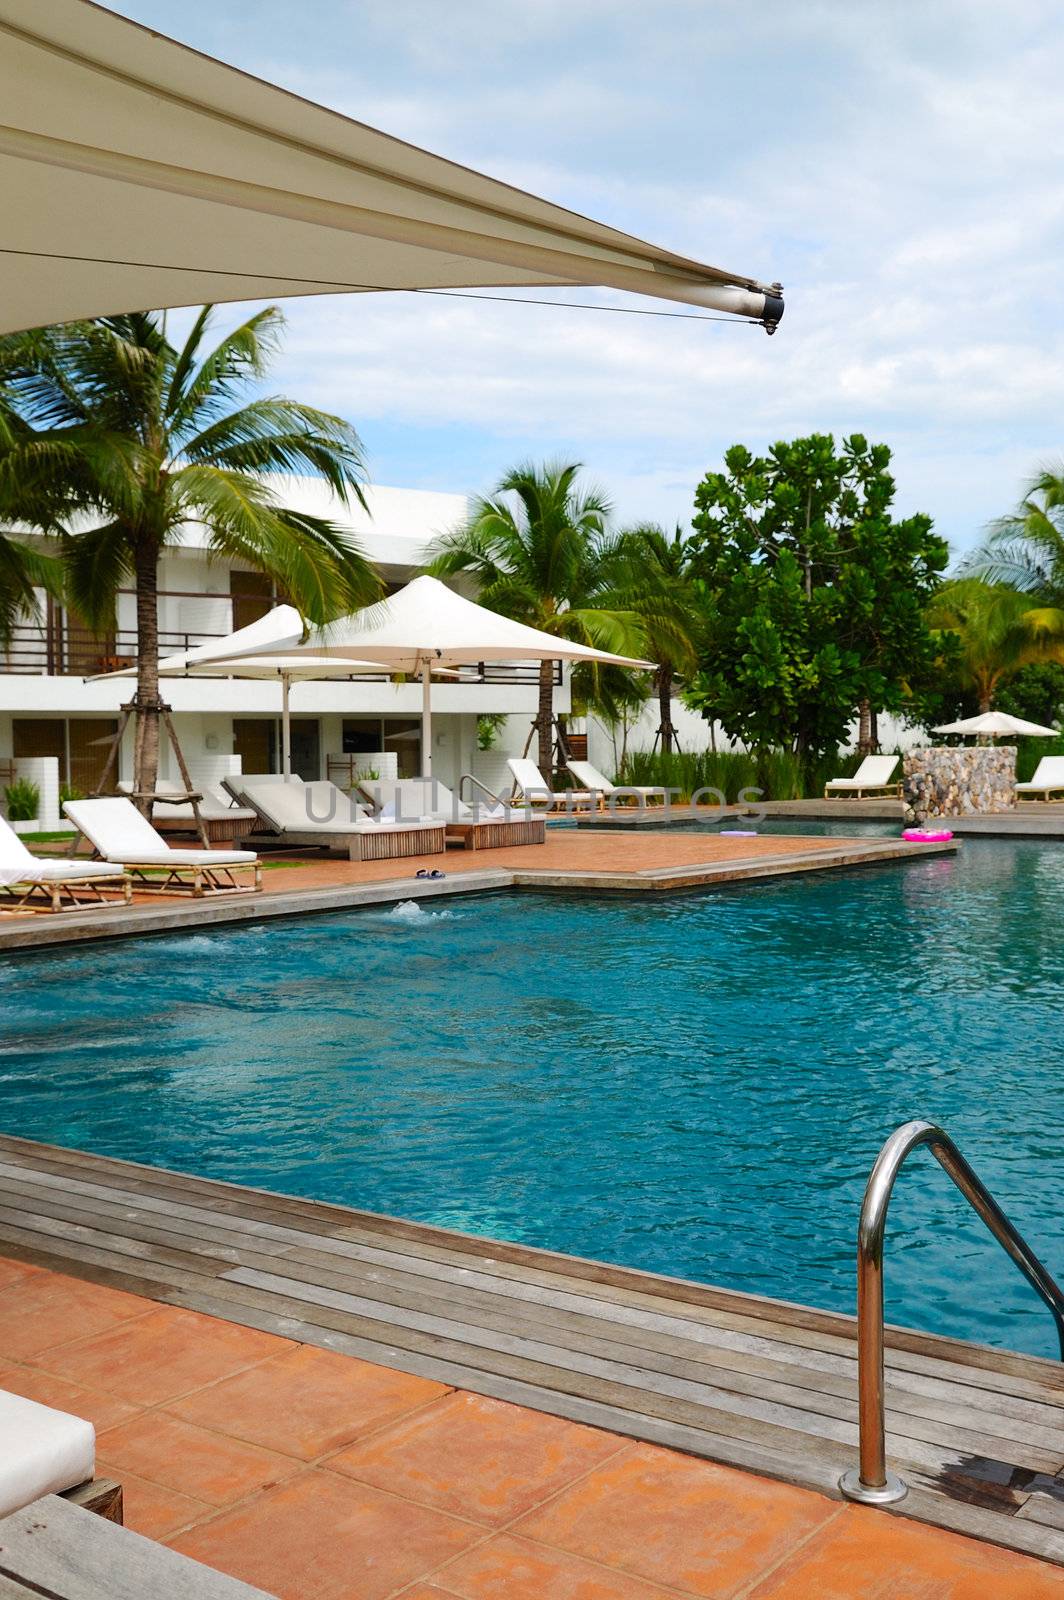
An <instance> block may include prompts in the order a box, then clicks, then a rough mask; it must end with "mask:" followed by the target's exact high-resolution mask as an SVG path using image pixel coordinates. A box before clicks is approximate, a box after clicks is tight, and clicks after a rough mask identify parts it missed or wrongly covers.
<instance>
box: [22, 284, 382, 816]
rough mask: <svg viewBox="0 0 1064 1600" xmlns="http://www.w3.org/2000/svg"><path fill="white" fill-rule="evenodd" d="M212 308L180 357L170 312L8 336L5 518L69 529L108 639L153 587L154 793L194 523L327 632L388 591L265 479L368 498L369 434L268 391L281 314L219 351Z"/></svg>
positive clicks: (89, 613)
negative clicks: (171, 583)
mask: <svg viewBox="0 0 1064 1600" xmlns="http://www.w3.org/2000/svg"><path fill="white" fill-rule="evenodd" d="M211 312H212V307H210V306H204V307H203V308H202V310H201V311H200V312H199V315H198V316H197V317H196V320H195V322H194V324H193V327H192V330H191V332H190V334H189V336H188V338H187V339H186V340H185V342H184V344H183V345H182V346H181V348H180V349H178V348H176V347H175V346H174V345H172V344H171V343H170V341H169V339H168V337H167V333H166V321H165V318H164V317H163V316H161V315H159V314H157V313H134V314H131V315H128V316H118V317H106V318H102V319H100V320H99V321H95V322H80V323H69V324H66V325H64V326H62V327H57V328H44V329H38V330H36V331H35V332H33V333H29V334H14V335H9V336H8V337H7V338H5V339H3V340H0V374H2V380H3V386H4V397H5V409H6V413H7V416H8V418H9V419H14V424H13V426H9V428H8V430H7V433H6V435H5V436H4V437H3V438H0V512H6V513H7V514H8V515H10V516H14V517H16V518H17V519H18V520H19V521H20V522H22V523H24V524H27V525H29V526H31V527H34V528H37V529H39V530H41V531H42V532H45V533H50V534H54V533H56V532H58V533H59V534H60V542H61V558H62V563H63V567H64V571H65V585H66V592H67V596H68V599H69V601H70V603H71V604H73V605H74V606H75V607H76V608H77V610H78V611H79V612H80V614H81V615H82V616H84V617H85V619H86V620H87V621H88V622H89V623H90V624H91V625H92V626H94V627H97V628H99V629H100V630H101V631H103V630H105V629H107V628H110V627H113V625H114V616H115V606H116V600H117V595H118V592H119V590H120V589H121V588H123V587H124V586H126V585H127V584H129V583H130V582H132V584H133V585H134V587H135V590H136V602H137V724H136V743H135V751H136V754H135V762H134V780H135V781H134V788H135V790H136V791H137V792H138V793H140V794H144V795H150V794H151V793H153V792H154V790H155V786H156V780H157V774H158V759H159V715H158V706H159V675H158V658H159V625H158V597H157V589H158V568H159V561H160V559H161V557H162V554H163V552H164V550H165V549H166V548H167V547H168V546H169V545H173V544H177V543H179V542H180V538H181V528H182V524H184V523H187V522H192V521H198V522H201V523H202V524H203V525H204V526H205V528H206V530H207V536H208V549H209V550H210V552H211V553H213V554H215V555H218V556H221V557H224V558H226V559H228V560H235V561H239V562H241V563H245V564H246V565H248V566H250V567H252V568H255V569H256V570H258V571H260V572H263V573H266V574H268V575H269V576H270V577H271V578H273V579H274V581H275V582H276V583H277V585H278V587H279V588H280V589H281V590H282V591H283V593H284V594H285V595H286V596H287V597H288V599H290V600H291V601H292V603H293V604H294V605H296V606H298V607H299V609H300V610H301V611H302V612H303V614H304V615H305V616H306V617H308V618H309V619H310V620H312V621H314V622H325V621H328V620H330V619H331V618H332V617H335V616H337V615H340V614H342V613H344V612H346V611H350V610H354V609H356V608H357V607H359V606H361V605H364V604H367V603H369V602H371V601H373V600H375V599H377V598H378V597H379V595H380V593H381V585H380V580H379V578H378V576H377V573H376V571H375V570H374V568H373V567H372V566H371V565H370V563H369V562H368V561H367V560H366V558H365V557H364V556H363V555H362V553H361V551H360V550H359V548H358V546H357V545H356V544H355V543H354V542H353V541H352V540H351V538H350V537H349V535H348V534H347V533H345V532H344V531H343V530H341V529H340V528H339V527H337V526H336V525H335V524H334V523H332V522H330V521H328V520H326V519H323V518H319V517H313V516H308V515H307V514H305V513H304V512H300V511H294V510H291V509H289V508H287V507H286V506H284V505H283V503H282V502H281V501H280V500H279V498H278V495H277V493H276V490H275V489H274V488H273V487H271V485H270V483H269V482H268V481H267V479H266V478H265V477H264V474H268V473H271V472H282V473H283V472H297V471H303V472H309V473H311V474H315V475H317V476H320V477H322V478H324V479H325V481H326V482H327V483H328V484H329V486H330V488H331V489H332V490H333V492H334V493H335V494H336V495H337V496H338V497H343V496H345V495H346V493H347V492H348V491H350V492H352V493H354V494H355V495H356V496H357V497H358V498H359V499H361V498H362V489H361V485H362V483H363V481H364V477H365V467H364V462H363V456H362V448H361V444H360V442H359V439H358V435H357V434H356V432H355V430H354V429H353V428H352V427H351V425H350V424H349V423H347V422H345V421H343V420H342V419H341V418H339V417H334V416H330V415H328V414H327V413H326V412H322V411H317V410H315V409H314V408H313V407H311V406H306V405H300V404H298V403H297V402H296V401H294V400H288V399H284V398H278V397H262V396H260V395H258V394H256V393H255V390H256V389H257V387H258V386H259V385H260V384H261V383H262V381H263V380H264V378H265V376H266V373H267V370H268V366H269V362H270V359H271V357H272V355H273V354H274V352H275V350H276V348H277V342H278V338H279V335H280V331H281V328H282V327H283V319H282V316H281V313H280V312H279V311H278V310H277V309H276V307H268V308H267V309H265V310H263V311H260V312H258V313H256V315H255V316H253V317H250V318H249V319H248V320H247V321H246V322H243V323H241V325H240V326H239V327H237V328H234V329H233V330H232V331H231V332H230V333H228V334H226V335H225V336H224V337H223V338H222V339H221V340H220V341H219V342H218V343H217V344H215V345H213V346H212V347H205V341H206V337H207V334H208V331H209V327H210V321H211ZM144 805H145V808H146V809H148V808H149V807H150V801H145V802H144Z"/></svg>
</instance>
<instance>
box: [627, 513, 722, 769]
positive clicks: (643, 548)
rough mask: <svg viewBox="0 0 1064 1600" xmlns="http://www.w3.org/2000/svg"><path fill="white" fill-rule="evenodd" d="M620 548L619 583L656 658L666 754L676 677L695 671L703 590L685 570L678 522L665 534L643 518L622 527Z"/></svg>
mask: <svg viewBox="0 0 1064 1600" xmlns="http://www.w3.org/2000/svg"><path fill="white" fill-rule="evenodd" d="M620 550H621V555H622V558H623V562H624V571H623V575H622V578H621V580H620V581H621V586H622V588H623V589H624V590H626V591H627V592H628V594H629V595H630V602H629V603H630V605H631V608H632V610H633V611H635V613H636V614H637V615H638V616H639V617H640V618H641V620H642V623H643V630H644V633H645V636H646V644H645V650H646V653H647V656H648V657H649V658H650V660H652V661H654V662H656V663H657V668H656V671H655V673H654V689H655V692H656V694H657V697H658V726H659V732H660V734H661V748H662V751H663V752H664V753H665V754H666V755H669V754H671V753H672V749H673V746H674V744H675V741H676V729H675V727H674V725H673V720H672V698H673V690H674V687H675V684H676V681H677V679H681V680H685V679H688V678H690V677H692V676H693V675H694V673H695V672H697V670H698V652H699V646H700V644H701V639H702V630H703V612H702V605H701V596H700V593H699V590H698V586H697V585H696V583H695V581H694V579H693V578H692V577H691V574H690V570H689V566H690V548H689V545H688V542H687V540H686V538H685V537H684V533H683V530H682V528H679V527H677V528H676V529H674V531H673V532H672V533H671V534H668V533H666V532H665V530H664V528H661V527H659V526H658V524H657V523H653V522H646V523H639V524H637V525H636V526H635V527H633V528H629V529H627V530H626V532H625V533H624V535H623V536H622V539H621V545H620Z"/></svg>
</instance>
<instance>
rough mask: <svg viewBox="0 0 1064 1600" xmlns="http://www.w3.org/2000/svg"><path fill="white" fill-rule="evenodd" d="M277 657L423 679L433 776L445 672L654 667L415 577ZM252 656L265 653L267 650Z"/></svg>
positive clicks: (426, 751) (284, 645) (426, 759)
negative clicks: (435, 688)
mask: <svg viewBox="0 0 1064 1600" xmlns="http://www.w3.org/2000/svg"><path fill="white" fill-rule="evenodd" d="M276 648H277V649H278V650H282V651H283V652H284V653H285V654H286V655H290V656H292V657H297V656H299V655H303V654H305V655H308V656H316V657H326V658H332V659H334V660H336V661H346V660H349V659H351V658H353V657H357V658H359V659H361V660H365V661H377V662H380V663H384V664H386V665H388V666H390V667H391V668H392V669H393V671H396V672H406V673H409V674H410V675H412V676H413V675H419V676H420V678H421V683H422V696H421V708H422V709H421V728H422V739H421V752H422V755H421V759H422V767H423V775H424V776H425V777H426V778H428V777H431V776H432V693H431V687H430V679H431V675H432V673H433V672H436V671H438V670H439V669H440V668H441V667H462V666H477V665H479V664H480V662H482V661H508V662H510V661H513V662H516V661H597V662H601V663H603V664H604V665H607V666H616V667H630V668H636V669H638V670H641V671H646V672H652V671H653V670H654V663H653V662H652V661H638V660H634V659H632V658H631V657H628V656H615V655H611V654H610V653H609V651H606V650H593V649H592V648H591V647H590V646H589V645H583V644H575V643H573V642H572V641H570V640H568V639H556V638H555V637H554V635H553V634H550V633H541V632H540V630H539V629H538V628H529V627H526V626H525V624H524V623H523V622H512V621H511V620H510V618H509V617H503V616H500V615H499V613H498V612H497V611H489V610H488V609H487V607H486V606H479V605H477V604H476V602H475V601H473V600H467V599H465V597H464V596H463V595H460V594H456V593H455V592H454V590H453V589H449V588H448V587H447V585H446V584H445V583H441V582H440V581H439V579H438V578H430V577H421V578H415V579H414V580H413V582H411V583H408V584H407V585H406V587H405V588H403V589H400V590H399V591H398V593H396V594H393V595H392V596H391V597H390V598H389V599H388V600H385V601H383V602H382V603H381V604H380V605H376V606H367V607H366V608H365V609H364V610H362V611H356V612H355V613H354V614H353V615H352V616H350V617H344V618H342V619H341V620H340V621H339V622H334V623H330V624H329V625H327V626H326V627H324V628H315V629H313V630H312V631H311V633H310V635H309V637H308V638H306V639H304V637H303V633H302V629H300V630H299V631H298V632H294V633H293V634H292V636H291V637H290V638H289V639H285V640H283V641H278V642H277V644H276ZM250 653H251V654H264V653H265V648H264V647H263V648H260V649H258V650H253V651H252V652H250Z"/></svg>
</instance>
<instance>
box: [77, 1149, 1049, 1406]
mask: <svg viewBox="0 0 1064 1600" xmlns="http://www.w3.org/2000/svg"><path fill="white" fill-rule="evenodd" d="M79 1154H80V1153H79ZM87 1161H88V1164H89V1165H90V1166H91V1167H94V1168H99V1167H101V1166H103V1167H105V1168H107V1169H116V1168H117V1169H118V1170H120V1171H122V1172H123V1175H124V1176H125V1175H126V1173H127V1172H128V1170H129V1169H128V1167H127V1165H126V1164H124V1163H116V1162H112V1161H110V1160H109V1159H108V1158H100V1157H91V1158H87ZM63 1170H64V1168H63V1166H62V1165H60V1166H59V1173H60V1174H62V1172H63ZM135 1170H141V1169H135ZM143 1170H148V1171H151V1170H152V1169H143ZM181 1182H182V1187H184V1188H185V1189H186V1190H187V1191H188V1192H190V1193H196V1192H200V1193H202V1191H203V1190H204V1189H206V1190H207V1191H208V1192H210V1191H213V1190H215V1189H217V1188H218V1187H222V1188H223V1189H225V1190H226V1192H227V1193H228V1192H229V1191H228V1186H224V1185H223V1186H219V1185H217V1184H215V1183H214V1181H213V1180H202V1181H201V1180H198V1179H188V1178H184V1177H182V1179H181ZM97 1187H100V1188H101V1189H102V1188H103V1186H102V1185H101V1186H97ZM164 1192H165V1191H164ZM314 1207H315V1208H317V1202H315V1203H314ZM325 1209H326V1210H331V1209H333V1208H325ZM228 1214H229V1213H228V1212H227V1215H228ZM346 1214H347V1215H350V1213H346ZM250 1226H251V1228H252V1229H253V1231H256V1232H257V1231H260V1227H261V1228H263V1229H264V1228H266V1227H269V1226H270V1225H269V1224H261V1225H260V1224H258V1223H251V1224H250ZM430 1231H433V1232H438V1230H430ZM296 1232H297V1236H298V1230H296ZM479 1243H480V1244H482V1245H483V1243H484V1241H479ZM318 1246H323V1247H325V1248H326V1249H328V1250H330V1251H331V1250H332V1249H334V1248H335V1246H334V1245H333V1244H332V1243H331V1242H327V1241H326V1239H325V1237H324V1236H323V1235H321V1234H320V1233H317V1230H316V1246H315V1247H318ZM489 1259H490V1258H489ZM622 1270H623V1269H622ZM536 1276H537V1278H542V1279H546V1280H548V1281H550V1280H551V1279H555V1280H556V1278H557V1274H548V1273H538V1272H537V1273H536ZM571 1281H573V1282H574V1283H575V1285H576V1286H577V1287H578V1288H579V1289H580V1290H581V1292H586V1288H587V1285H586V1282H585V1281H584V1280H581V1279H576V1280H571ZM595 1293H596V1298H598V1297H600V1296H601V1297H603V1298H605V1297H607V1296H608V1297H609V1299H611V1300H613V1301H615V1303H617V1302H618V1301H619V1302H620V1303H625V1304H628V1303H635V1304H643V1305H645V1304H647V1303H648V1302H649V1303H650V1304H651V1305H657V1304H659V1303H660V1302H659V1300H658V1298H657V1297H656V1296H646V1295H644V1294H642V1293H640V1292H638V1291H637V1292H635V1293H633V1292H631V1291H628V1292H622V1294H621V1296H620V1297H618V1296H617V1294H616V1291H614V1292H613V1293H611V1289H610V1286H604V1285H596V1290H595ZM728 1298H730V1299H732V1300H734V1299H735V1298H736V1297H735V1296H731V1295H729V1297H728ZM738 1298H739V1299H741V1300H742V1299H743V1298H744V1297H741V1296H740V1297H738ZM768 1304H769V1305H770V1306H771V1307H773V1308H774V1307H775V1304H776V1303H775V1302H769V1303H768ZM705 1312H706V1308H705V1307H703V1306H686V1305H682V1304H680V1303H678V1302H674V1303H673V1304H672V1305H671V1306H670V1313H669V1314H671V1315H672V1316H673V1317H674V1318H676V1317H679V1318H681V1319H687V1320H691V1319H694V1320H696V1321H697V1322H698V1323H700V1324H702V1325H704V1320H705ZM824 1316H825V1317H829V1314H824ZM829 1320H831V1321H832V1322H833V1323H834V1324H835V1325H836V1326H837V1325H838V1324H839V1323H841V1324H842V1326H843V1330H844V1331H842V1332H840V1333H838V1334H835V1335H834V1336H826V1337H825V1336H822V1335H817V1334H814V1333H812V1332H811V1331H810V1330H808V1329H798V1328H796V1327H795V1326H794V1324H793V1323H787V1324H784V1325H776V1324H769V1329H768V1330H766V1319H765V1317H759V1318H757V1319H756V1320H754V1321H753V1322H752V1321H751V1320H750V1319H749V1318H745V1317H744V1318H742V1319H741V1320H740V1321H739V1322H738V1324H736V1323H735V1322H734V1321H733V1320H732V1319H731V1318H730V1317H729V1315H728V1314H727V1313H726V1312H723V1311H721V1310H718V1311H717V1312H716V1313H715V1315H714V1324H715V1325H716V1326H718V1327H721V1328H725V1329H730V1331H732V1332H735V1333H737V1334H738V1335H739V1336H740V1337H742V1336H743V1332H742V1330H744V1329H750V1328H751V1327H753V1328H754V1329H756V1330H757V1331H756V1332H754V1333H752V1334H750V1335H749V1336H750V1337H751V1338H754V1339H756V1338H758V1337H760V1336H762V1335H763V1333H764V1332H765V1331H771V1333H772V1334H773V1335H774V1338H775V1340H776V1341H777V1342H778V1341H779V1340H780V1339H786V1340H787V1341H788V1342H792V1343H796V1345H797V1349H798V1351H799V1352H801V1351H803V1350H805V1351H809V1352H810V1356H809V1359H810V1361H812V1360H813V1359H815V1358H814V1355H813V1352H821V1353H825V1352H826V1353H828V1354H832V1353H835V1354H837V1355H838V1356H839V1358H840V1359H842V1360H847V1359H852V1356H851V1354H850V1353H851V1352H852V1349H853V1340H852V1334H851V1333H850V1328H851V1327H852V1323H850V1322H849V1319H844V1318H839V1317H837V1316H830V1317H829ZM887 1337H888V1344H889V1346H890V1348H889V1351H888V1365H889V1367H890V1368H891V1369H892V1370H893V1371H895V1372H896V1373H899V1374H900V1373H902V1372H905V1371H911V1372H914V1373H917V1374H922V1375H926V1376H930V1377H941V1378H943V1379H945V1380H946V1381H947V1382H948V1381H952V1379H953V1378H954V1377H955V1375H956V1374H955V1364H954V1362H953V1361H948V1362H942V1361H941V1360H940V1359H939V1356H938V1354H937V1352H938V1351H939V1350H941V1348H942V1347H943V1346H946V1347H949V1346H950V1345H952V1344H954V1343H955V1342H954V1341H942V1340H937V1339H935V1338H934V1336H928V1338H927V1340H925V1343H926V1344H928V1345H929V1346H930V1348H932V1349H934V1350H935V1351H936V1354H935V1355H934V1356H923V1355H910V1354H909V1353H907V1352H905V1351H898V1350H897V1349H895V1348H894V1347H893V1338H892V1332H891V1331H890V1330H888V1336H887ZM960 1348H961V1349H964V1348H966V1347H964V1346H960ZM991 1354H996V1352H991ZM1018 1359H1019V1360H1020V1361H1022V1362H1024V1363H1025V1364H1027V1365H1028V1367H1029V1366H1030V1365H1031V1364H1032V1363H1033V1365H1034V1367H1035V1370H1036V1371H1037V1372H1038V1378H1037V1379H1034V1380H1032V1379H1030V1378H1017V1379H1012V1380H1011V1381H1010V1379H1009V1378H1008V1377H1006V1376H1005V1375H1004V1374H1002V1373H1000V1372H993V1373H991V1374H989V1375H985V1376H984V1375H982V1373H981V1370H980V1369H976V1370H974V1371H973V1370H971V1369H969V1370H968V1371H967V1372H966V1374H965V1377H966V1380H967V1381H968V1383H969V1384H970V1385H971V1386H972V1387H982V1388H984V1389H986V1390H988V1391H989V1392H991V1393H993V1394H995V1396H996V1397H1000V1396H1001V1395H1002V1391H1003V1390H1006V1391H1007V1392H1008V1393H1012V1394H1013V1395H1014V1397H1015V1398H1018V1399H1024V1398H1027V1399H1032V1400H1034V1401H1036V1402H1038V1401H1048V1402H1049V1403H1051V1404H1056V1405H1061V1404H1064V1392H1062V1390H1061V1387H1060V1383H1059V1375H1057V1374H1056V1372H1055V1368H1054V1367H1053V1365H1052V1364H1050V1363H1048V1362H1041V1361H1038V1360H1037V1359H1036V1358H1027V1357H1020V1358H1018ZM1042 1368H1048V1369H1049V1371H1050V1372H1051V1373H1053V1374H1054V1376H1053V1380H1052V1382H1053V1386H1052V1387H1050V1386H1049V1385H1048V1384H1047V1383H1043V1381H1042V1373H1041V1369H1042Z"/></svg>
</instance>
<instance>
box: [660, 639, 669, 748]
mask: <svg viewBox="0 0 1064 1600" xmlns="http://www.w3.org/2000/svg"><path fill="white" fill-rule="evenodd" d="M658 725H659V727H660V728H661V753H662V755H665V756H668V755H671V754H672V671H671V670H670V667H669V664H668V662H667V661H663V662H662V664H661V666H660V667H659V668H658Z"/></svg>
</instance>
